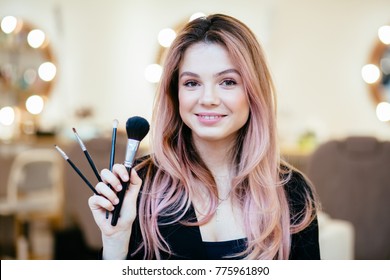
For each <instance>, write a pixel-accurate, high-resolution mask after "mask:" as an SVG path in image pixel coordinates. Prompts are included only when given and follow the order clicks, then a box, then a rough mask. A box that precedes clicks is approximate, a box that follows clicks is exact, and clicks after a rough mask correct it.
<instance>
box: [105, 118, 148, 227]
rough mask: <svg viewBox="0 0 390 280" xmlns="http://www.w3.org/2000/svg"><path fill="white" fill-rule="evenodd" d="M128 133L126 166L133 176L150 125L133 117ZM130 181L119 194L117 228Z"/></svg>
mask: <svg viewBox="0 0 390 280" xmlns="http://www.w3.org/2000/svg"><path fill="white" fill-rule="evenodd" d="M126 132H127V138H128V139H127V148H126V156H125V162H124V165H125V167H126V169H127V172H128V173H129V177H130V176H131V169H132V168H133V165H134V161H135V156H136V154H137V151H138V147H139V144H140V142H141V141H142V139H144V138H145V136H146V134H148V132H149V123H148V121H147V120H145V119H144V118H142V117H138V116H135V117H131V118H129V119H128V120H127V122H126ZM129 183H130V180H129V181H127V182H122V190H121V191H120V192H119V193H117V195H118V198H119V203H118V204H117V205H115V209H114V211H113V214H112V220H111V225H112V226H115V225H116V224H117V222H118V218H119V214H120V211H121V208H122V204H123V199H124V196H125V193H126V190H127V189H128V187H129Z"/></svg>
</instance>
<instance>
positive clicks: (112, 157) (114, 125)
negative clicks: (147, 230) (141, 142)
mask: <svg viewBox="0 0 390 280" xmlns="http://www.w3.org/2000/svg"><path fill="white" fill-rule="evenodd" d="M118 123H119V122H118V120H117V119H115V120H114V121H113V122H112V137H111V153H110V166H109V168H110V171H112V167H113V165H114V162H115V144H116V131H117V128H118ZM110 187H111V186H110ZM109 213H110V212H109V211H108V210H106V219H108V216H109Z"/></svg>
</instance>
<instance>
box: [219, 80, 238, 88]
mask: <svg viewBox="0 0 390 280" xmlns="http://www.w3.org/2000/svg"><path fill="white" fill-rule="evenodd" d="M236 84H237V83H236V81H235V80H231V79H229V80H223V81H222V83H221V85H223V86H234V85H236Z"/></svg>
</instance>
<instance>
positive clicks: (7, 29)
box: [1, 16, 18, 34]
mask: <svg viewBox="0 0 390 280" xmlns="http://www.w3.org/2000/svg"><path fill="white" fill-rule="evenodd" d="M17 23H18V20H17V19H16V17H14V16H6V17H4V18H3V19H2V21H1V30H3V32H4V33H6V34H9V33H12V32H13V31H14V30H15V28H16V25H17Z"/></svg>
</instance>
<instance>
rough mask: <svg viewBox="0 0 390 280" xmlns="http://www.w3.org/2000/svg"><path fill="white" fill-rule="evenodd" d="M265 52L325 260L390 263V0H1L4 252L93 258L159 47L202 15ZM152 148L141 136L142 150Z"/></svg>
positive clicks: (155, 75)
mask: <svg viewBox="0 0 390 280" xmlns="http://www.w3.org/2000/svg"><path fill="white" fill-rule="evenodd" d="M211 13H225V14H229V15H232V16H234V17H237V18H239V19H240V20H242V21H243V22H245V23H246V24H247V25H248V26H249V27H250V28H251V29H252V30H253V32H254V33H255V34H256V36H257V37H258V39H259V41H260V42H261V44H262V46H263V49H264V51H265V53H266V56H267V61H268V63H269V66H270V69H271V72H272V75H273V79H274V83H275V87H276V93H277V99H278V109H277V110H278V111H277V113H278V133H279V139H280V146H281V153H282V156H283V157H284V158H285V159H286V160H287V161H289V162H290V163H291V164H293V165H294V166H295V167H296V168H298V169H300V170H301V171H302V172H304V173H305V174H306V176H307V177H308V178H309V179H310V180H311V181H312V183H313V184H314V185H315V187H316V190H317V192H318V195H319V197H320V200H321V203H322V210H321V212H320V213H319V228H320V236H319V240H320V246H321V258H322V259H336V260H358V259H385V260H386V259H387V260H388V259H390V239H389V236H390V218H389V213H390V179H389V178H390V177H389V174H390V1H389V0H371V1H363V0H343V1H338V0H315V1H312V0H295V1H289V0H247V1H244V2H243V1H238V0H216V1H208V0H198V1H179V0H166V1H159V0H146V1H140V0H126V1H125V0H111V1H106V0H103V1H92V0H83V1H78V0H34V1H30V0H0V22H1V29H0V259H31V260H37V259H39V260H51V259H57V260H64V259H96V258H97V252H98V251H99V249H100V248H101V239H100V233H99V229H98V227H97V226H96V224H95V223H94V221H93V218H92V215H91V213H90V211H89V208H88V202H87V200H88V198H89V197H90V196H91V195H92V194H93V193H92V191H91V190H90V189H89V188H88V187H87V184H86V183H85V182H83V180H82V178H81V177H80V176H79V175H78V174H77V173H76V172H75V170H74V169H73V168H72V167H71V165H70V164H68V162H67V161H66V160H64V158H63V157H61V154H60V153H59V152H58V150H56V149H55V146H57V147H59V148H60V149H61V150H62V151H64V153H66V155H67V156H68V158H69V159H70V160H71V161H72V162H73V163H74V164H75V165H76V166H77V167H78V168H79V170H81V171H82V173H83V174H84V176H85V177H86V178H87V179H88V180H89V181H90V183H92V184H93V185H95V184H96V183H97V177H96V176H95V174H94V172H93V170H92V168H91V166H90V165H89V163H88V161H87V159H86V156H85V151H83V150H82V149H81V147H80V145H79V142H78V141H77V139H76V137H75V136H76V134H75V133H74V132H75V131H77V135H78V136H79V137H80V139H82V141H83V143H84V145H85V147H86V149H87V152H88V153H89V155H90V156H91V158H92V159H93V161H94V163H95V165H96V167H97V169H99V170H101V169H103V168H108V166H109V164H110V150H111V143H112V141H111V140H112V139H111V138H112V137H111V136H112V131H113V126H115V125H114V123H115V120H117V121H118V128H117V137H116V153H115V154H116V157H115V161H116V162H122V161H123V159H124V154H125V145H126V141H127V137H126V134H125V123H126V120H127V119H128V118H129V117H131V116H142V117H144V118H145V119H147V120H150V119H151V111H152V104H153V99H154V95H155V91H156V86H157V83H158V81H159V75H160V73H161V63H162V61H163V58H164V52H165V50H166V48H167V47H168V46H169V44H170V42H171V41H172V39H173V38H174V37H175V34H176V31H177V30H178V29H179V28H180V27H181V26H182V25H183V24H184V23H185V22H187V21H189V20H191V19H192V18H194V17H197V16H199V15H207V14H211ZM147 152H148V137H146V138H145V139H144V140H143V141H142V143H141V147H140V149H139V153H147Z"/></svg>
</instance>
